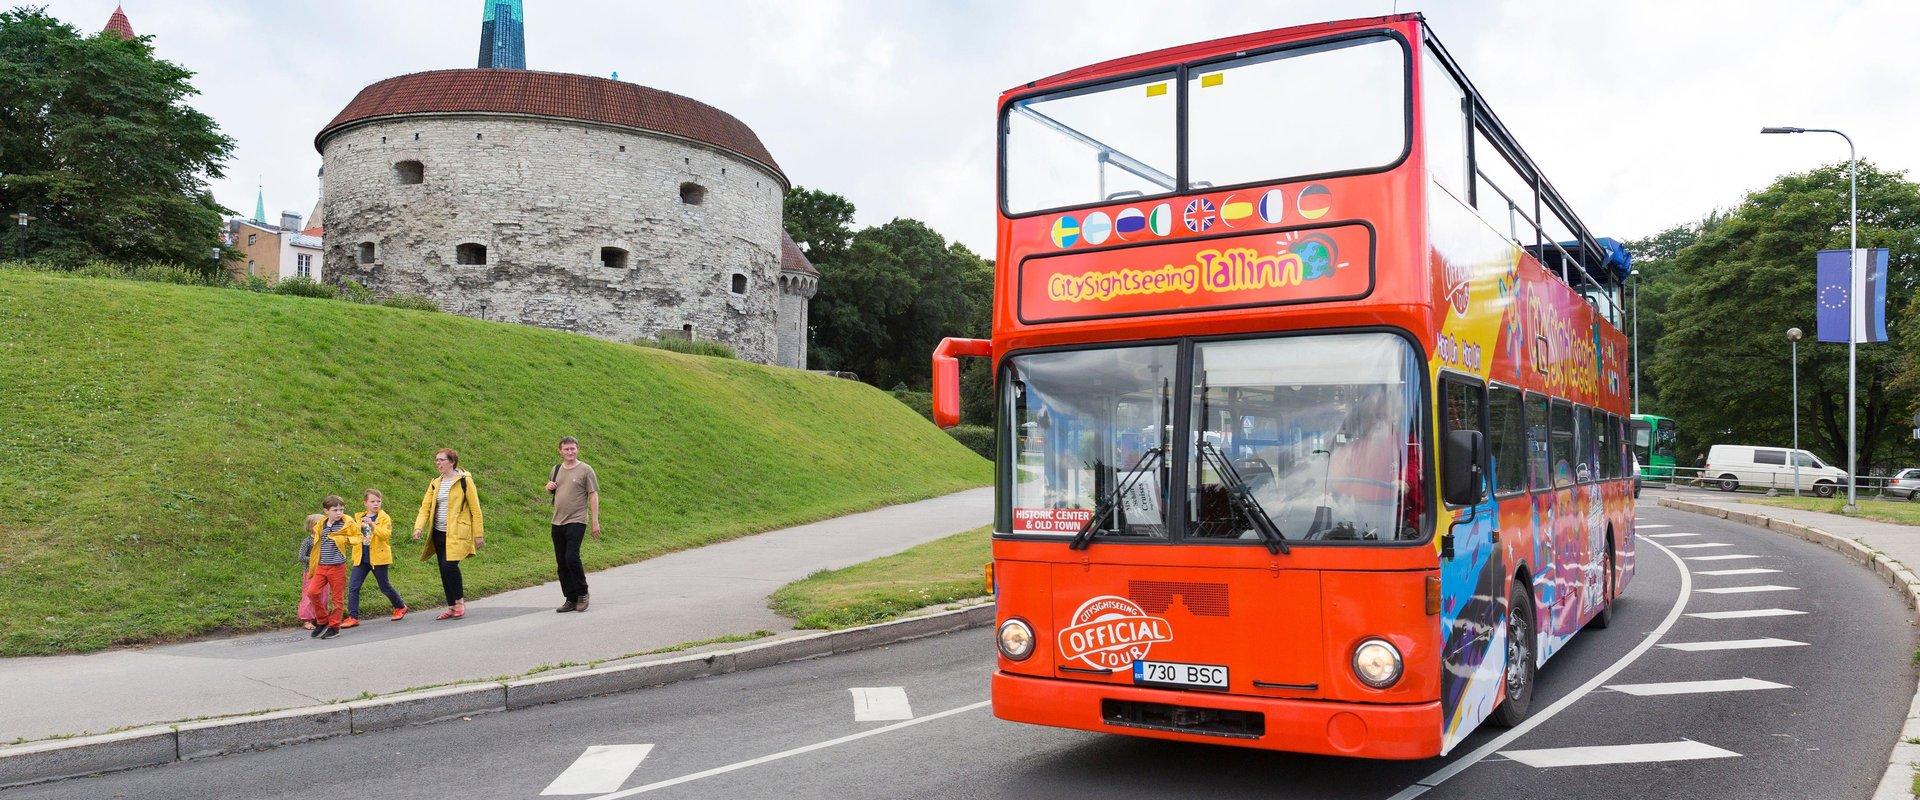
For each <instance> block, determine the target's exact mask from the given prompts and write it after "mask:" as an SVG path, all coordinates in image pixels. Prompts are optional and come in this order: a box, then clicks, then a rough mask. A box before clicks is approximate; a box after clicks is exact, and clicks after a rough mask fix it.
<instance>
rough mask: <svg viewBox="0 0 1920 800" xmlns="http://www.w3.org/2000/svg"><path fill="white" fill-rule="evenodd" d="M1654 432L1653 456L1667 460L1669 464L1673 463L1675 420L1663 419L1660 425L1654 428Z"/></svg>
mask: <svg viewBox="0 0 1920 800" xmlns="http://www.w3.org/2000/svg"><path fill="white" fill-rule="evenodd" d="M1653 432H1654V436H1653V454H1654V455H1656V456H1661V457H1663V458H1666V459H1668V460H1669V461H1668V463H1671V459H1672V458H1673V438H1674V427H1673V420H1670V419H1666V418H1664V417H1663V418H1661V420H1660V424H1659V425H1657V426H1655V427H1654V431H1653Z"/></svg>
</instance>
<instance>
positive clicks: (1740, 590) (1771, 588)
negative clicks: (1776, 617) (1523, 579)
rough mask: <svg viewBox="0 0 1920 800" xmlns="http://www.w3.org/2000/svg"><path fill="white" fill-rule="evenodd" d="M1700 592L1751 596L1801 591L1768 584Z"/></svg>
mask: <svg viewBox="0 0 1920 800" xmlns="http://www.w3.org/2000/svg"><path fill="white" fill-rule="evenodd" d="M1700 591H1703V592H1706V593H1707V594H1750V593H1752V592H1797V591H1800V587H1798V586H1776V585H1773V584H1767V585H1765V586H1722V587H1720V588H1718V589H1701V590H1700Z"/></svg>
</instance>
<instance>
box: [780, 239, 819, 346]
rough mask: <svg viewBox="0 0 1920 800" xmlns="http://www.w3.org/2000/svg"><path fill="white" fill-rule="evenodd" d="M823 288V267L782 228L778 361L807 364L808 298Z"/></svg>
mask: <svg viewBox="0 0 1920 800" xmlns="http://www.w3.org/2000/svg"><path fill="white" fill-rule="evenodd" d="M817 291H820V270H818V269H816V268H814V266H813V262H811V261H808V260H807V254H806V253H804V252H801V250H800V245H799V244H797V243H795V242H794V241H793V237H792V236H788V235H787V232H786V231H785V230H782V231H781V232H780V300H779V307H778V309H777V310H776V311H775V313H774V320H775V322H776V324H777V325H778V326H779V330H777V331H776V332H775V334H774V336H775V337H776V349H777V352H776V354H775V357H774V362H773V363H775V364H779V365H780V366H783V367H793V368H794V369H806V368H807V301H808V300H809V299H812V297H813V294H814V292H817Z"/></svg>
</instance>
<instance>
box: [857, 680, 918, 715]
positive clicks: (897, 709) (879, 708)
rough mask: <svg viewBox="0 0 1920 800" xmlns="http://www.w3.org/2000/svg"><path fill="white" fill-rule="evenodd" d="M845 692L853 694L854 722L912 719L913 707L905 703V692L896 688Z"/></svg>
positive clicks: (883, 687)
mask: <svg viewBox="0 0 1920 800" xmlns="http://www.w3.org/2000/svg"><path fill="white" fill-rule="evenodd" d="M847 691H849V692H852V693H853V721H854V722H884V721H887V720H896V719H913V705H912V704H910V703H908V702H907V690H905V689H902V688H900V687H898V686H878V687H873V688H868V689H848V690H847Z"/></svg>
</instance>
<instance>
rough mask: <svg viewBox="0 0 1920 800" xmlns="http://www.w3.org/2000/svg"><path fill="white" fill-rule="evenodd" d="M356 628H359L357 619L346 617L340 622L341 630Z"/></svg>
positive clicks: (358, 619)
mask: <svg viewBox="0 0 1920 800" xmlns="http://www.w3.org/2000/svg"><path fill="white" fill-rule="evenodd" d="M358 627H360V618H359V617H347V618H346V619H344V620H341V621H340V629H341V630H346V629H347V628H358Z"/></svg>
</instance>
